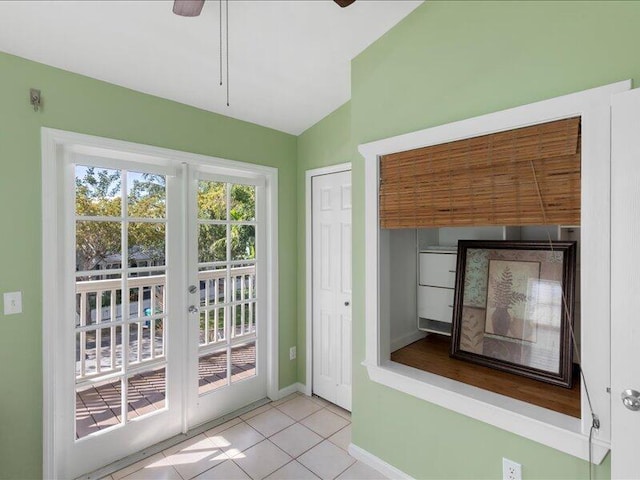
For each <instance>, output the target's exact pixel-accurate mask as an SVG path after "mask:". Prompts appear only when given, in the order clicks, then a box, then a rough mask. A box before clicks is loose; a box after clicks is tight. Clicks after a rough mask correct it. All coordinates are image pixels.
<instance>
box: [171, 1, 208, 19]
mask: <svg viewBox="0 0 640 480" xmlns="http://www.w3.org/2000/svg"><path fill="white" fill-rule="evenodd" d="M203 6H204V0H174V2H173V13H175V14H176V15H180V16H182V17H197V16H198V15H200V12H201V11H202V7H203Z"/></svg>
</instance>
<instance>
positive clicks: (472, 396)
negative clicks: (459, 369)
mask: <svg viewBox="0 0 640 480" xmlns="http://www.w3.org/2000/svg"><path fill="white" fill-rule="evenodd" d="M362 365H363V366H365V367H366V368H367V371H368V374H369V378H370V379H371V380H372V381H374V382H376V383H379V384H381V385H385V386H387V387H390V388H393V389H395V390H398V391H401V392H403V393H407V394H409V395H413V396H414V397H417V398H420V399H422V400H426V401H428V402H430V403H433V404H435V405H438V406H441V407H444V408H447V409H449V410H452V411H454V412H457V413H460V414H462V415H465V416H467V417H471V418H473V419H476V420H479V421H481V422H484V423H487V424H489V425H493V426H494V427H498V428H501V429H502V430H506V431H508V432H511V433H515V434H516V435H520V436H522V437H524V438H527V439H529V440H533V441H535V442H538V443H541V444H543V445H546V446H548V447H551V448H554V449H556V450H559V451H561V452H564V453H567V454H569V455H573V456H574V457H578V458H580V459H582V460H587V461H588V460H589V436H588V435H584V434H583V433H582V432H581V430H580V425H581V421H580V419H577V418H573V417H570V416H568V415H564V414H561V413H558V412H553V411H551V410H548V409H546V408H542V407H538V406H535V405H531V404H528V403H526V402H522V401H520V400H516V399H513V398H509V397H505V396H504V395H500V394H497V393H494V392H490V391H487V390H483V389H481V388H477V387H473V386H471V385H467V384H465V383H462V382H458V381H456V380H451V379H449V378H445V377H441V376H439V375H435V374H433V373H429V372H424V371H422V370H418V369H415V368H412V367H408V366H406V365H401V364H399V363H395V362H391V361H387V362H384V363H383V364H382V365H376V364H372V363H367V362H363V364H362ZM609 450H610V444H609V443H607V442H603V441H601V440H598V439H597V437H596V438H594V440H593V448H592V461H593V463H595V464H596V465H599V464H600V463H602V460H604V458H605V457H606V455H607V453H608V452H609Z"/></svg>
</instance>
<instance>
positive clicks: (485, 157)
mask: <svg viewBox="0 0 640 480" xmlns="http://www.w3.org/2000/svg"><path fill="white" fill-rule="evenodd" d="M532 165H533V168H532ZM536 182H537V185H538V186H536ZM538 188H539V189H540V193H538ZM540 196H542V201H543V204H544V212H543V208H542V206H541V204H540ZM545 223H546V224H560V225H579V224H580V118H579V117H577V118H569V119H565V120H558V121H555V122H549V123H544V124H540V125H534V126H531V127H525V128H519V129H516V130H508V131H505V132H499V133H494V134H490V135H483V136H481V137H474V138H470V139H466V140H459V141H456V142H450V143H444V144H440V145H433V146H430V147H424V148H418V149H415V150H408V151H406V152H399V153H393V154H389V155H384V156H382V157H381V158H380V227H382V228H421V227H445V226H446V227H452V226H453V227H457V226H473V225H478V226H479V225H514V226H517V225H543V224H545Z"/></svg>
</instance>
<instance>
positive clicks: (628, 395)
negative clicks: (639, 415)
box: [621, 389, 640, 412]
mask: <svg viewBox="0 0 640 480" xmlns="http://www.w3.org/2000/svg"><path fill="white" fill-rule="evenodd" d="M621 397H622V404H623V405H624V406H625V407H627V408H628V409H629V410H631V411H632V412H637V411H638V410H640V392H638V391H637V390H631V389H629V390H625V391H624V392H622V395H621Z"/></svg>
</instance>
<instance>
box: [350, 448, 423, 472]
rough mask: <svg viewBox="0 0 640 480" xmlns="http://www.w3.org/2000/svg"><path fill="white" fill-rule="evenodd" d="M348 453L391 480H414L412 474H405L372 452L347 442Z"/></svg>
mask: <svg viewBox="0 0 640 480" xmlns="http://www.w3.org/2000/svg"><path fill="white" fill-rule="evenodd" d="M349 455H351V456H352V457H353V458H355V459H356V460H360V461H361V462H362V463H365V464H367V465H368V466H370V467H371V468H373V469H375V470H377V471H378V472H380V473H381V474H383V475H384V476H385V477H387V478H391V479H393V480H414V479H413V477H412V476H410V475H407V474H406V473H404V472H403V471H402V470H399V469H397V468H396V467H394V466H393V465H390V464H388V463H387V462H385V461H384V460H382V459H380V458H378V457H376V456H375V455H374V454H373V453H369V452H367V451H366V450H364V449H363V448H360V447H359V446H357V445H354V444H353V443H351V444H349Z"/></svg>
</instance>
